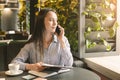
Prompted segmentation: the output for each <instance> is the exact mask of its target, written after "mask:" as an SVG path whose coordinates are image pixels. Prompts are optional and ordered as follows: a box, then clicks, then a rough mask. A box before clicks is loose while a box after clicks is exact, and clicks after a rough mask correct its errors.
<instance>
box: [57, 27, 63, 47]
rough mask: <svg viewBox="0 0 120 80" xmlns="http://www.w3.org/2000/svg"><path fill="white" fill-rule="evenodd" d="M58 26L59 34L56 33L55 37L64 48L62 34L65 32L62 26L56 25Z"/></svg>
mask: <svg viewBox="0 0 120 80" xmlns="http://www.w3.org/2000/svg"><path fill="white" fill-rule="evenodd" d="M58 27H59V29H60V34H57V37H58V39H59V41H60V44H61V47H63V48H64V47H65V42H64V39H63V37H64V34H65V32H64V28H63V27H61V26H60V25H58Z"/></svg>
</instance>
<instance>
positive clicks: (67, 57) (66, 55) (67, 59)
mask: <svg viewBox="0 0 120 80" xmlns="http://www.w3.org/2000/svg"><path fill="white" fill-rule="evenodd" d="M65 45H66V47H65V48H61V55H62V56H61V64H62V65H64V66H72V64H73V56H72V53H71V50H70V44H69V42H68V40H67V38H66V37H65Z"/></svg>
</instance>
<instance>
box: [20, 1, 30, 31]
mask: <svg viewBox="0 0 120 80" xmlns="http://www.w3.org/2000/svg"><path fill="white" fill-rule="evenodd" d="M19 4H20V8H19V12H18V25H19V28H20V32H26V31H27V28H30V22H29V20H30V3H29V1H24V0H19Z"/></svg>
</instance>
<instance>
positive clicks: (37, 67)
mask: <svg viewBox="0 0 120 80" xmlns="http://www.w3.org/2000/svg"><path fill="white" fill-rule="evenodd" d="M45 68H46V67H43V66H42V62H39V63H35V64H26V70H34V71H42V70H44V69H45Z"/></svg>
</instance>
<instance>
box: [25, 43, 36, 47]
mask: <svg viewBox="0 0 120 80" xmlns="http://www.w3.org/2000/svg"><path fill="white" fill-rule="evenodd" d="M34 46H35V44H34V42H30V43H26V44H25V46H24V47H29V48H32V47H34Z"/></svg>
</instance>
